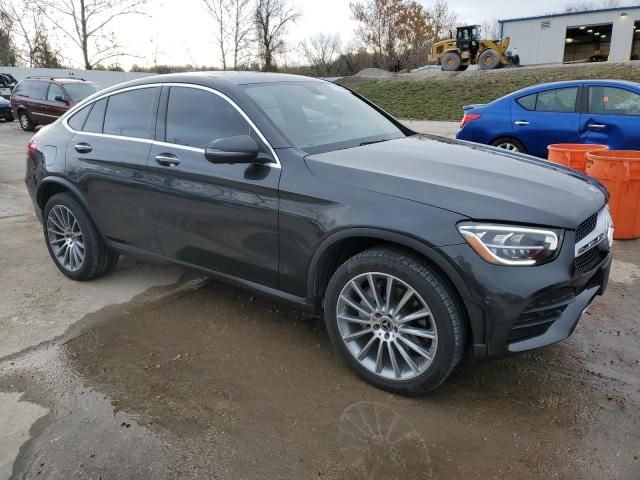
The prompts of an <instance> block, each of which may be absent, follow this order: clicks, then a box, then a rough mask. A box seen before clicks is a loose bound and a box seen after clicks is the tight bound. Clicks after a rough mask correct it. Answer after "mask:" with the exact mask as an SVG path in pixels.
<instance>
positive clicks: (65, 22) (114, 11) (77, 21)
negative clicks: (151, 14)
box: [31, 0, 146, 70]
mask: <svg viewBox="0 0 640 480" xmlns="http://www.w3.org/2000/svg"><path fill="white" fill-rule="evenodd" d="M31 2H32V4H33V5H34V6H36V7H37V8H38V10H39V11H40V12H41V13H42V15H44V16H45V17H46V18H47V19H48V20H49V21H50V22H51V23H52V24H53V25H54V26H55V28H56V29H57V31H59V32H60V33H62V34H63V35H64V36H66V37H67V38H68V39H69V40H71V42H72V43H73V44H74V45H76V46H77V47H78V48H80V50H81V51H82V60H83V63H84V68H86V69H87V70H91V69H92V68H93V67H94V66H96V65H98V64H100V63H101V62H104V61H105V60H108V59H111V58H114V57H118V56H120V55H123V53H122V52H121V47H120V45H118V43H117V41H116V40H115V36H114V35H113V33H112V32H109V31H108V30H107V28H108V26H109V24H111V23H112V22H113V21H114V20H115V19H116V18H118V17H122V16H125V15H132V14H141V13H142V12H141V11H140V7H141V6H142V5H144V4H145V3H146V0H31Z"/></svg>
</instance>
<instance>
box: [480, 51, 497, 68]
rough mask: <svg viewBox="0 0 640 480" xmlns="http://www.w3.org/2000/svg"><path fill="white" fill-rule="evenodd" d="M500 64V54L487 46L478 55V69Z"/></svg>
mask: <svg viewBox="0 0 640 480" xmlns="http://www.w3.org/2000/svg"><path fill="white" fill-rule="evenodd" d="M499 65H500V54H499V53H498V52H496V51H495V50H493V49H492V48H489V49H487V50H485V51H484V52H482V53H481V54H480V56H479V57H478V66H479V67H480V70H493V69H494V68H498V66H499Z"/></svg>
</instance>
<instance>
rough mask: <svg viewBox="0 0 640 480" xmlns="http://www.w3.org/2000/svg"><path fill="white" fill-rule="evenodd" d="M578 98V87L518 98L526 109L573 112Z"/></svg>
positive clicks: (519, 102)
mask: <svg viewBox="0 0 640 480" xmlns="http://www.w3.org/2000/svg"><path fill="white" fill-rule="evenodd" d="M577 100H578V87H570V88H558V89H555V90H547V91H546V92H540V93H533V94H531V95H527V96H525V97H520V98H518V99H517V100H516V102H518V104H519V105H520V106H521V107H522V108H524V109H525V110H530V111H536V112H559V113H573V112H575V110H576V101H577Z"/></svg>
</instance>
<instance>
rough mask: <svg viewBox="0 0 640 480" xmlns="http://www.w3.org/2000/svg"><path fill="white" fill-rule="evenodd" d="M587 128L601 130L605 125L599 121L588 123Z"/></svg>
mask: <svg viewBox="0 0 640 480" xmlns="http://www.w3.org/2000/svg"><path fill="white" fill-rule="evenodd" d="M587 126H588V127H589V128H593V129H595V130H602V129H603V128H607V126H606V125H602V124H601V123H590V124H589V125H587Z"/></svg>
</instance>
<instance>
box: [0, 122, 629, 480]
mask: <svg viewBox="0 0 640 480" xmlns="http://www.w3.org/2000/svg"><path fill="white" fill-rule="evenodd" d="M436 127H438V128H439V129H440V130H441V131H442V132H443V133H446V132H450V133H451V132H453V133H455V130H454V129H455V127H454V125H451V124H449V125H445V124H442V125H438V124H422V126H421V127H420V128H424V129H427V128H428V129H429V131H434V130H435V128H436ZM414 128H418V127H414ZM27 138H28V136H27V135H24V134H23V133H22V132H20V131H19V130H18V128H17V125H5V124H0V198H1V199H2V203H1V206H0V251H1V252H2V255H1V256H0V284H1V285H2V287H3V288H2V289H0V331H1V332H2V335H1V336H0V352H2V353H0V405H1V406H2V408H0V424H1V425H2V426H3V428H1V429H0V479H4V478H10V477H11V478H16V479H18V478H20V479H32V478H34V479H35V478H38V479H40V478H51V479H88V478H91V479H95V478H109V479H131V478H137V479H147V478H148V479H163V478H185V479H190V478H194V479H196V478H198V479H199V478H219V479H238V478H244V479H253V478H256V479H258V478H259V479H275V478H311V477H313V478H327V479H360V478H361V479H395V478H397V479H400V478H402V479H414V478H415V479H418V478H420V479H425V478H441V479H458V478H479V479H486V478H518V479H521V478H523V479H528V478H531V479H534V478H562V479H565V478H566V479H576V478H578V479H629V480H637V479H638V478H640V460H639V456H640V365H639V362H640V326H639V323H638V315H637V312H638V311H640V297H638V295H637V292H638V289H639V287H640V241H632V242H624V243H623V242H616V244H615V246H614V256H615V260H614V266H613V271H612V278H611V283H610V286H609V289H608V290H607V292H606V294H605V295H604V296H603V297H600V298H598V300H597V301H596V303H595V304H594V305H593V307H592V308H591V310H590V311H589V312H588V314H587V315H585V317H584V318H583V320H582V321H581V323H580V325H579V326H578V328H577V330H576V332H575V333H574V335H573V336H572V337H571V338H570V339H568V340H567V341H565V342H562V343H560V344H557V345H553V346H550V347H547V348H545V349H542V350H540V351H537V352H532V353H528V354H522V355H518V356H513V357H508V358H502V359H495V360H490V361H488V360H485V361H474V360H473V359H471V358H466V359H465V360H464V362H463V365H462V366H461V368H460V369H459V371H458V372H456V374H455V375H454V376H453V377H452V379H451V380H450V381H449V382H448V383H447V384H445V385H444V387H443V388H442V389H440V390H439V391H437V392H435V393H434V394H433V395H431V396H428V397H424V398H401V397H397V396H394V395H391V394H388V393H384V392H381V391H378V390H375V389H373V388H371V387H369V386H367V385H366V384H364V383H362V382H361V381H359V380H358V379H357V378H355V376H354V375H353V374H352V373H351V372H350V371H349V370H348V369H347V367H346V366H344V365H343V364H342V362H340V361H339V360H338V358H337V357H336V355H335V354H334V352H333V350H332V349H331V347H330V344H329V341H328V338H327V335H326V333H325V331H324V327H323V325H322V323H321V322H320V321H318V320H317V319H315V318H313V317H310V316H308V315H306V314H304V313H302V312H300V311H298V310H296V309H293V308H290V307H288V306H285V305H283V304H280V303H277V302H275V301H272V300H268V299H264V298H261V297H257V296H255V295H253V294H251V293H247V292H245V291H243V290H240V289H237V288H233V287H229V286H226V285H224V284H221V283H217V282H214V281H212V280H208V279H204V278H201V277H200V276H198V275H194V274H190V273H183V272H180V271H178V270H176V269H173V268H171V267H168V266H163V265H150V264H147V263H143V262H141V261H137V260H133V259H128V258H125V259H122V260H121V262H120V264H119V266H118V269H117V270H116V272H114V273H113V274H112V275H109V276H108V277H106V278H104V279H102V280H100V281H97V282H89V283H86V284H78V283H73V282H70V281H68V280H66V279H65V278H64V277H62V276H61V275H60V274H59V273H58V272H57V270H56V269H55V267H54V266H53V264H52V263H51V262H50V260H49V259H48V257H47V252H46V248H45V246H44V243H43V241H42V233H41V230H40V226H39V224H38V223H37V221H36V219H35V216H34V214H33V212H32V209H31V205H30V204H29V202H28V199H27V198H26V193H25V191H24V187H23V184H22V179H21V178H20V176H21V175H22V171H23V163H22V162H23V159H22V157H23V151H24V143H26V140H27Z"/></svg>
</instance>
